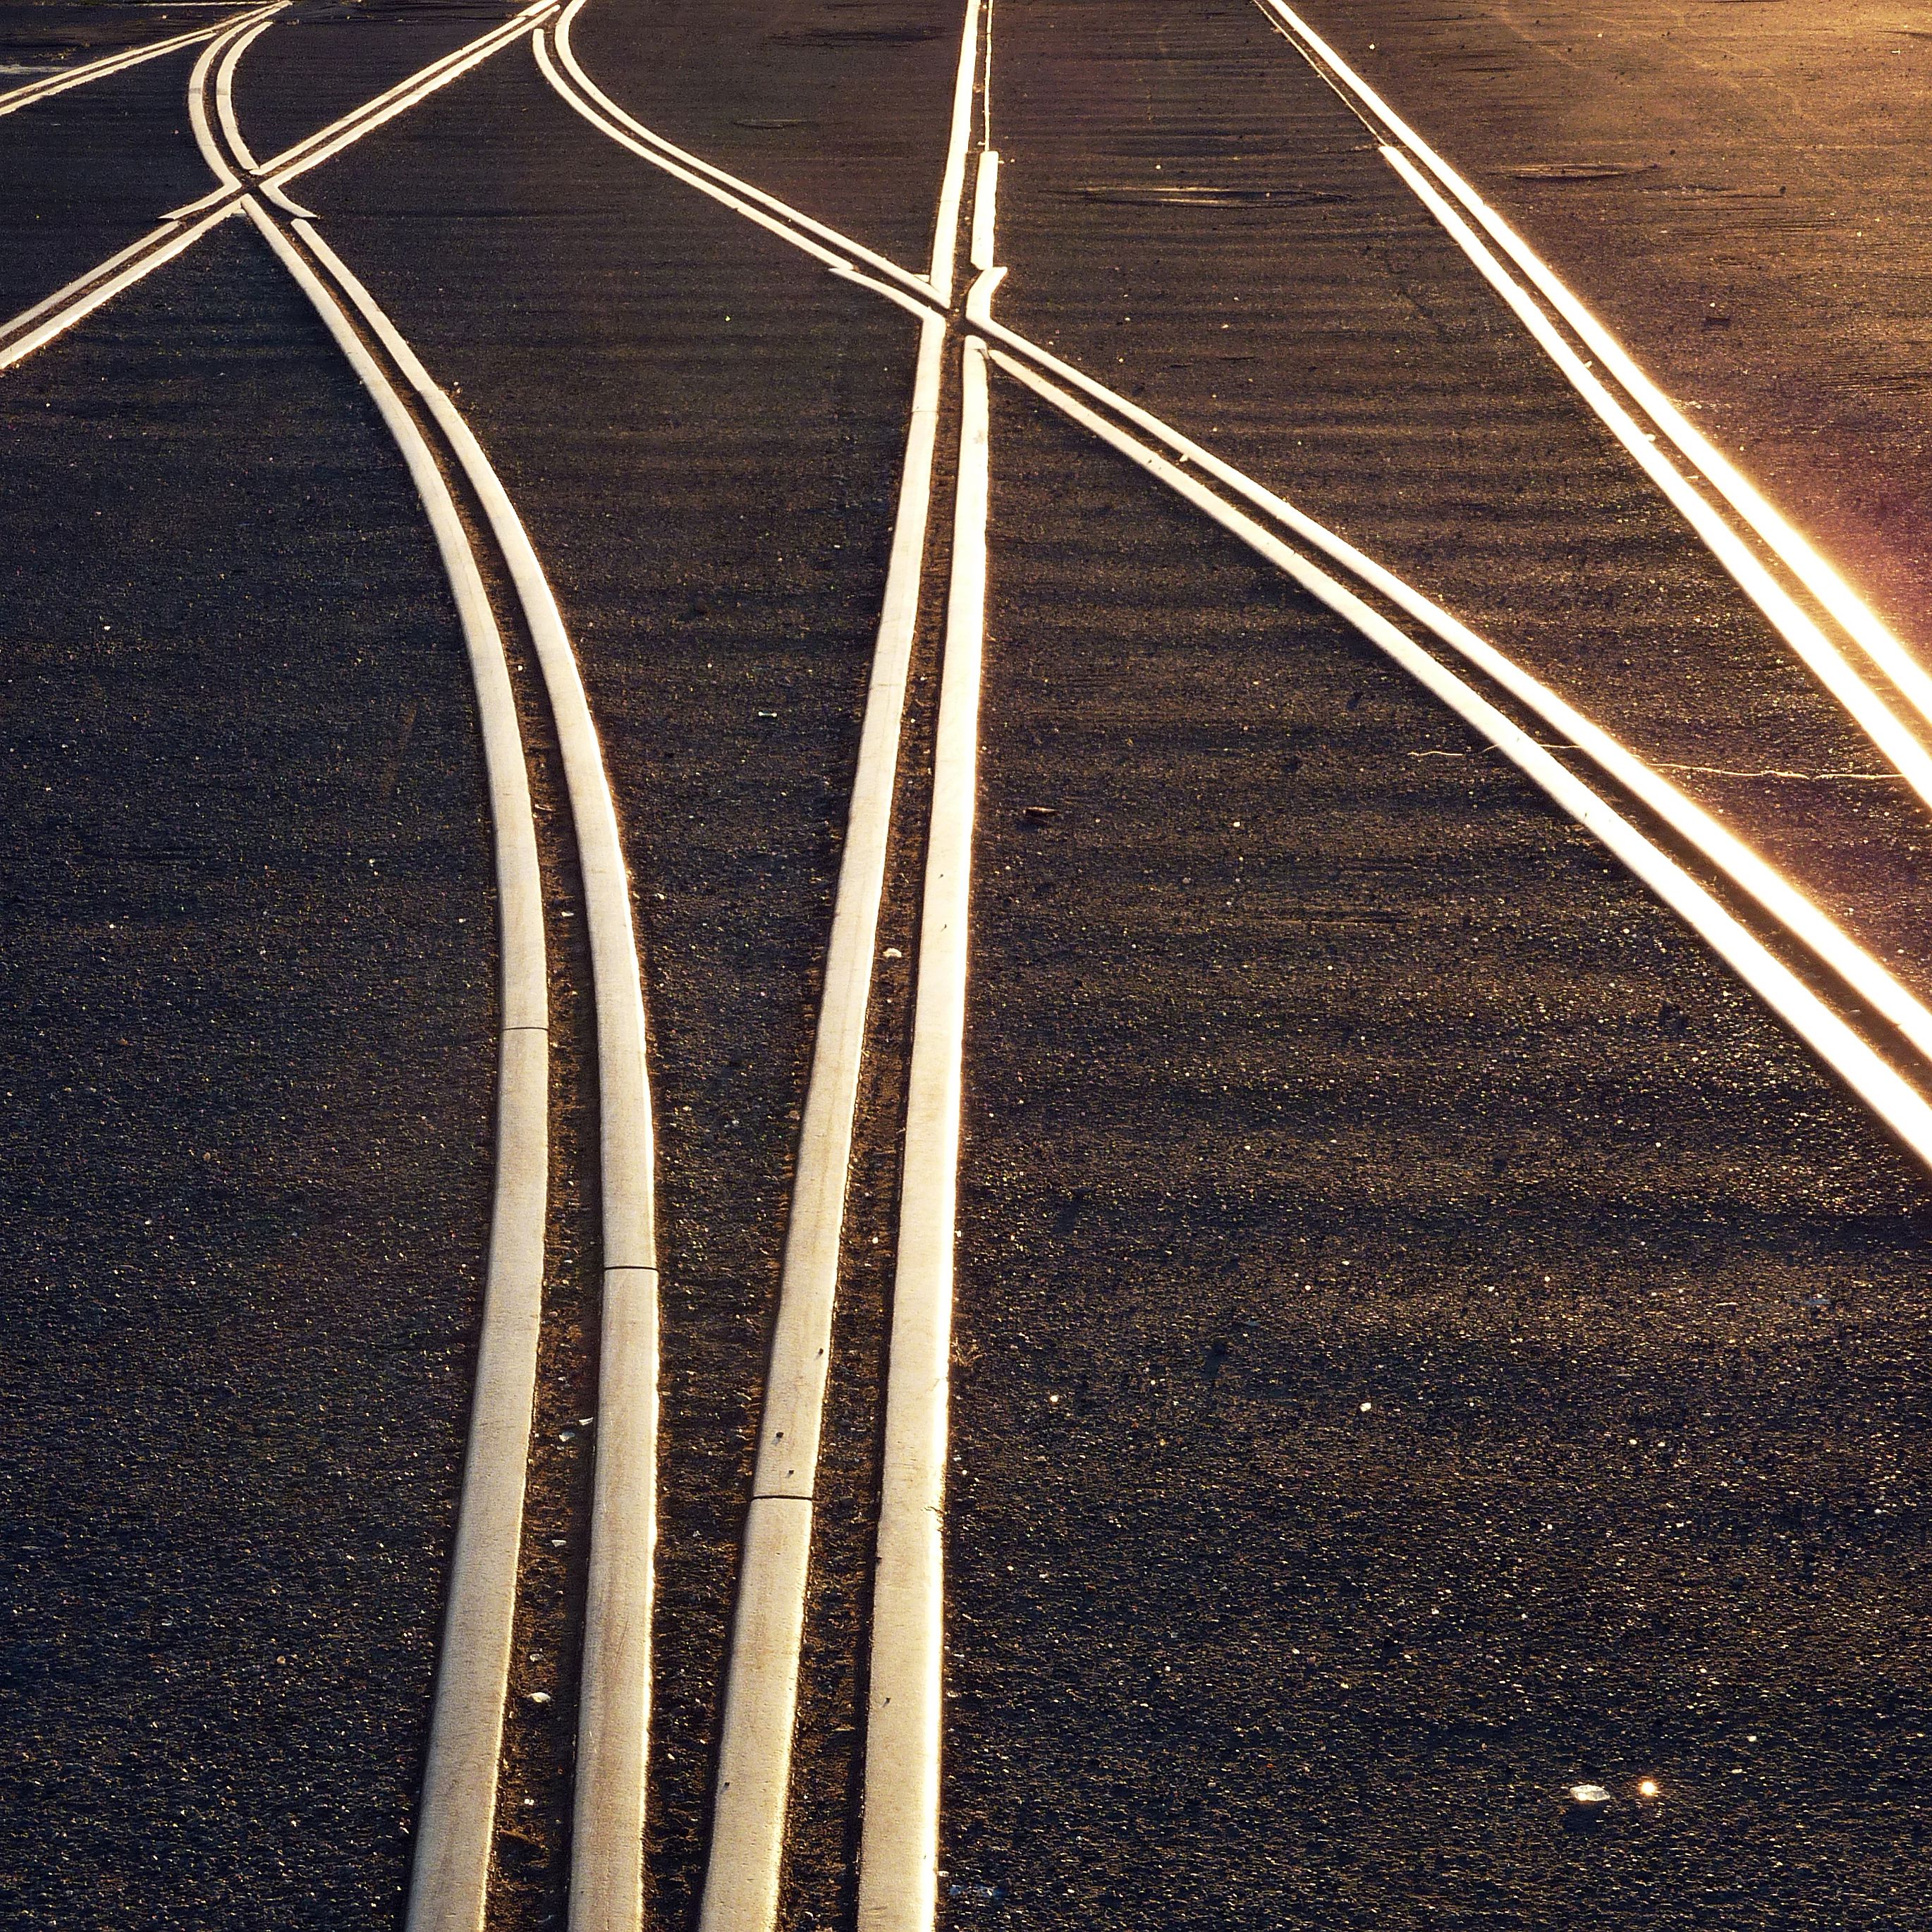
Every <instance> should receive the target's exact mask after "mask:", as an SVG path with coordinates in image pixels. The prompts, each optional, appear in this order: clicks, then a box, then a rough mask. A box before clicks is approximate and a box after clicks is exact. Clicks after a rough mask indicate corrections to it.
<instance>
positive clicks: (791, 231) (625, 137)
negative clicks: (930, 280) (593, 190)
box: [532, 23, 942, 317]
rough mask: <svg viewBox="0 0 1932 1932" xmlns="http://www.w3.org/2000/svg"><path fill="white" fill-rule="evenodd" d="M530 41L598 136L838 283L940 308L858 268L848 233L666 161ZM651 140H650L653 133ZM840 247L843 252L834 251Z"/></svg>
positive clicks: (543, 45)
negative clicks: (739, 216)
mask: <svg viewBox="0 0 1932 1932" xmlns="http://www.w3.org/2000/svg"><path fill="white" fill-rule="evenodd" d="M559 24H560V23H559ZM532 47H533V49H534V50H535V55H536V62H537V67H538V71H540V72H541V74H542V75H543V77H544V80H547V82H548V83H550V86H551V87H552V88H553V89H554V90H555V91H556V93H557V95H559V97H560V98H562V101H564V102H565V104H566V105H568V107H571V109H572V110H574V112H575V113H577V114H578V115H581V116H582V117H583V119H584V120H586V121H589V124H591V126H592V127H595V129H596V130H597V131H598V133H600V134H602V135H604V136H607V138H608V139H610V140H613V141H614V142H616V144H617V145H619V147H620V148H625V149H627V150H628V151H629V152H630V153H631V154H634V155H636V156H637V158H638V159H639V160H643V161H648V162H649V163H650V164H651V166H653V167H655V168H657V169H660V170H661V172H664V173H665V174H667V175H670V177H671V178H672V179H673V180H674V181H682V182H683V183H684V184H685V186H686V187H692V188H695V189H696V190H697V192H698V193H700V194H702V195H703V196H706V197H707V198H708V199H711V200H712V201H715V202H718V204H719V205H720V206H721V207H724V208H730V210H731V211H733V213H734V214H742V216H743V217H745V220H748V221H749V222H751V223H754V225H755V226H757V227H760V228H762V229H764V230H765V231H766V233H768V234H771V235H775V236H777V237H778V239H780V240H781V241H782V242H789V243H790V245H792V246H793V248H798V249H800V250H802V251H803V252H804V253H805V254H808V255H809V256H811V257H812V258H813V260H815V261H817V262H819V263H822V264H823V266H825V267H826V268H827V269H829V270H830V271H831V272H832V274H833V275H836V276H838V278H840V280H841V281H848V282H852V283H855V284H857V285H858V286H859V287H861V288H864V289H868V290H871V293H873V294H874V295H879V296H884V297H885V299H886V300H887V301H888V302H892V303H894V304H895V305H897V306H898V307H899V308H902V309H904V310H906V311H907V312H908V313H909V314H912V315H915V316H920V317H923V316H926V315H927V314H932V313H935V312H938V311H940V310H941V308H942V305H941V304H940V303H939V302H938V301H937V299H936V298H935V296H934V295H933V293H932V290H930V289H929V288H928V287H926V285H925V284H923V283H922V282H920V281H918V279H917V278H916V277H910V276H906V277H902V278H901V281H900V282H899V283H898V284H892V283H888V282H883V281H880V280H879V279H878V278H877V276H875V275H871V274H869V273H868V272H866V271H865V269H862V268H860V267H859V266H856V264H857V263H859V262H860V261H862V260H865V259H866V258H867V257H868V254H869V251H867V250H866V249H865V248H863V247H862V245H861V244H859V243H858V242H854V241H853V240H851V239H850V237H849V236H843V235H840V234H838V233H837V232H836V231H835V230H834V229H828V228H826V226H825V225H824V223H822V222H818V221H814V220H812V219H811V217H810V216H809V215H806V214H800V213H799V211H798V210H797V209H796V208H791V207H789V206H787V205H786V204H785V203H784V202H781V201H779V200H778V199H777V198H776V197H775V196H772V195H768V194H763V193H760V194H759V195H758V198H757V201H756V202H752V201H751V200H749V199H746V198H745V196H742V195H740V194H739V193H736V192H734V191H733V190H732V189H730V188H729V187H725V186H724V185H723V184H721V182H719V181H716V180H714V179H712V178H711V177H710V176H709V175H704V174H700V173H699V172H697V171H696V170H695V169H693V168H690V167H687V166H685V165H684V164H683V163H681V162H679V161H676V160H672V159H670V157H669V155H668V154H666V153H665V152H664V151H662V148H660V147H653V146H652V145H649V143H648V142H646V141H645V140H644V139H642V138H641V137H640V136H639V135H637V134H636V133H632V132H631V131H630V130H631V128H632V127H635V125H636V123H634V122H632V121H629V117H628V116H625V119H624V120H623V121H619V120H618V119H617V118H616V116H615V115H614V114H613V113H611V112H610V111H608V110H606V109H604V108H602V107H599V106H598V104H597V101H596V100H595V99H593V98H592V95H590V94H589V93H586V92H584V91H583V89H581V88H580V87H579V86H578V85H577V82H576V80H575V79H574V77H572V76H571V74H568V73H567V72H566V71H564V70H563V69H562V68H561V67H560V65H559V62H557V61H556V59H553V58H552V56H551V53H550V37H549V36H547V35H546V34H544V32H542V31H538V33H536V34H535V35H534V36H533V37H532ZM652 138H653V139H655V137H654V136H653V137H652ZM714 172H715V171H714ZM819 236H825V237H826V238H828V239H829V243H830V244H831V245H829V246H828V245H826V243H824V242H820V240H819V239H817V237H819ZM840 250H843V251H844V253H843V254H841V253H839V252H838V251H840Z"/></svg>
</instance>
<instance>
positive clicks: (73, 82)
mask: <svg viewBox="0 0 1932 1932" xmlns="http://www.w3.org/2000/svg"><path fill="white" fill-rule="evenodd" d="M287 4H288V0H275V4H274V5H272V6H268V7H256V8H254V9H252V10H250V11H248V12H245V13H233V14H230V15H229V17H228V18H227V19H226V20H217V21H214V23H211V25H209V26H205V27H197V28H195V29H194V30H193V32H191V33H186V34H169V36H168V37H167V38H166V40H150V41H148V42H146V43H145V44H143V45H142V46H136V47H122V48H120V49H117V50H116V51H115V52H113V53H110V54H103V55H101V56H100V58H98V59H96V60H91V61H88V62H85V63H83V65H81V66H80V67H75V68H62V69H59V70H57V71H55V72H54V73H52V74H43V75H42V76H41V77H40V79H38V80H30V81H27V82H26V83H23V85H22V86H19V87H14V88H10V89H7V92H5V93H4V94H0V115H7V114H17V113H19V112H20V110H21V109H22V108H23V107H33V106H34V104H36V103H37V102H39V101H50V100H52V98H54V97H55V95H61V94H65V93H67V92H68V91H69V90H70V89H73V88H77V87H86V86H88V85H89V83H92V82H94V81H97V80H107V78H108V77H110V75H113V74H124V73H126V72H127V70H128V69H129V68H133V67H140V66H142V65H145V63H146V62H148V61H151V60H159V59H160V58H161V57H162V56H163V55H164V54H172V53H178V52H180V51H181V49H182V48H184V47H192V46H199V45H200V43H202V41H203V40H214V39H215V38H217V37H219V36H220V35H222V34H226V33H229V32H230V31H233V29H234V28H236V27H240V26H246V25H247V24H248V23H249V22H251V20H267V19H268V18H269V17H271V16H272V15H273V14H275V13H278V12H279V11H280V10H281V8H282V7H285V6H286V5H287Z"/></svg>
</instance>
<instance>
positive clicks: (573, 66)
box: [552, 0, 944, 300]
mask: <svg viewBox="0 0 1932 1932" xmlns="http://www.w3.org/2000/svg"><path fill="white" fill-rule="evenodd" d="M585 5H586V0H569V5H567V6H566V7H565V8H564V9H563V11H562V13H560V14H559V16H558V17H557V22H556V28H555V32H554V37H555V40H556V57H557V59H558V61H559V62H560V63H561V64H562V67H563V68H564V71H565V72H566V73H567V74H568V75H569V76H570V77H571V80H574V82H575V83H577V87H578V88H579V89H580V90H581V91H582V92H583V95H584V96H585V98H586V99H587V100H588V101H589V102H590V103H591V104H592V105H594V106H595V107H597V108H598V110H599V111H600V112H601V114H602V115H604V117H605V118H607V119H608V120H609V121H612V122H613V123H614V124H616V126H618V127H621V128H622V129H623V130H625V132H626V133H629V134H631V135H632V136H634V137H635V138H636V139H637V140H639V141H641V142H643V143H644V144H645V145H646V146H647V147H648V148H650V150H651V153H650V154H649V155H647V156H646V157H645V158H646V159H648V160H658V159H661V160H665V161H668V162H670V163H673V166H672V168H671V169H670V172H673V173H677V174H678V175H679V177H680V178H685V179H688V178H689V177H690V176H691V175H696V176H697V177H698V178H699V181H696V182H693V183H692V185H694V186H697V185H699V184H700V183H703V184H709V186H710V187H716V188H720V189H722V190H724V193H725V194H726V196H729V197H730V198H732V199H733V200H734V201H735V202H737V203H739V204H744V203H749V204H751V205H755V206H757V207H759V208H763V209H764V210H765V211H766V213H768V214H775V215H777V216H778V217H780V218H781V220H785V221H787V222H790V223H791V224H792V225H793V226H795V227H796V228H798V229H801V230H802V231H803V232H804V233H806V234H808V235H811V236H816V237H817V239H818V240H820V242H829V243H830V244H831V245H832V246H834V247H835V248H842V249H844V251H846V252H847V254H850V256H852V257H853V259H854V260H856V261H859V262H861V263H864V264H865V266H866V267H868V268H869V269H871V270H873V271H874V273H876V274H878V275H883V276H884V277H885V278H886V279H887V280H888V281H892V282H895V283H897V284H898V285H899V287H901V288H903V289H904V290H907V291H908V292H909V293H911V294H913V295H915V296H925V297H928V298H930V297H931V296H932V294H933V293H934V290H933V287H932V276H931V275H924V276H921V275H914V274H913V273H912V272H911V271H910V270H909V269H902V268H901V267H900V266H899V265H898V263H896V262H894V261H891V260H888V259H887V258H886V257H885V256H883V255H881V254H878V253H877V252H876V251H874V250H872V249H871V248H867V247H866V246H865V245H864V244H863V243H862V242H855V241H854V240H853V239H852V238H851V237H850V236H847V235H841V234H840V233H838V230H837V229H834V228H829V227H827V226H826V224H825V223H823V222H822V221H819V220H814V218H813V217H811V215H808V214H802V213H801V212H800V211H799V210H798V209H796V208H792V207H790V206H788V205H787V204H786V203H785V202H781V201H780V200H779V199H778V198H777V196H775V195H769V194H767V193H766V192H765V191H764V190H763V189H762V188H760V187H754V186H753V185H752V184H751V183H750V182H749V181H743V180H741V179H740V178H739V177H738V176H737V175H734V174H730V173H727V172H726V170H725V169H723V168H720V167H715V166H712V163H710V162H709V161H707V160H704V159H703V158H702V157H700V156H699V155H697V154H693V153H691V151H690V150H689V149H688V148H681V147H679V145H677V144H676V142H673V141H670V140H667V139H665V137H664V136H663V135H661V134H659V133H655V132H654V131H653V130H651V129H650V128H649V127H646V126H645V125H644V124H643V122H642V121H639V120H637V119H636V118H634V116H633V115H630V114H628V113H626V112H625V110H624V109H622V107H619V106H618V104H616V101H613V100H612V99H611V98H610V96H609V95H607V94H606V93H605V92H604V90H603V89H601V87H599V86H598V85H597V83H596V82H595V81H594V80H592V79H591V77H589V74H586V72H585V71H584V70H583V65H582V63H581V62H579V60H578V59H577V55H576V52H575V50H574V49H573V48H572V46H571V28H572V27H573V26H574V25H575V24H576V20H577V15H578V14H579V13H581V12H582V11H583V8H584V6H585ZM555 84H556V83H555V80H554V79H553V80H552V85H553V86H554V85H555ZM941 299H942V300H943V299H944V296H943V293H942V295H941Z"/></svg>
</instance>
